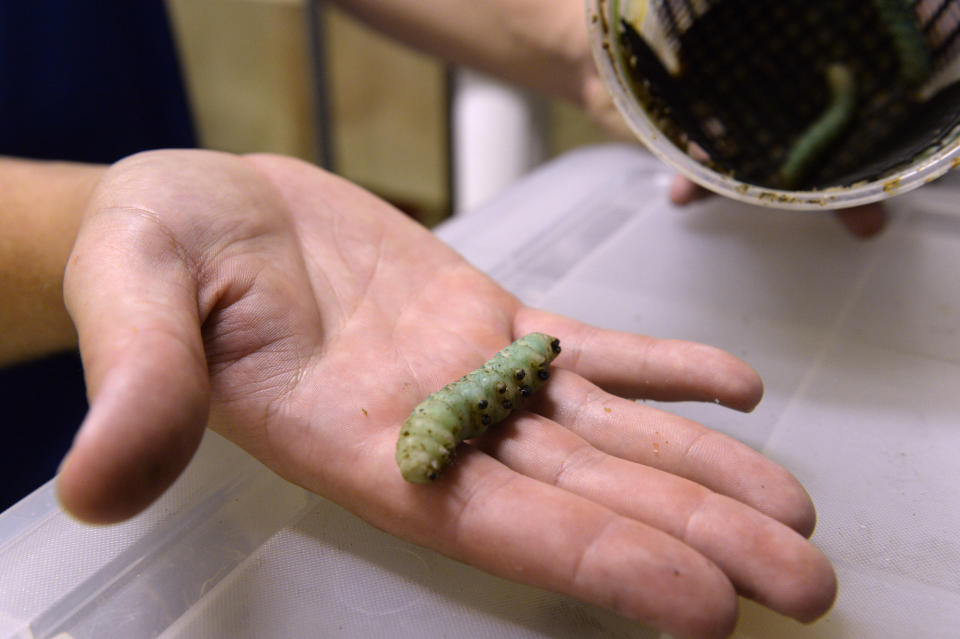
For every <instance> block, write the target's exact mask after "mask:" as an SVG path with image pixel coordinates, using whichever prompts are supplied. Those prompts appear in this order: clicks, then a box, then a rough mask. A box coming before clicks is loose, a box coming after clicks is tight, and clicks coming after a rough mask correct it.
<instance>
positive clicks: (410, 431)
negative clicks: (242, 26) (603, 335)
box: [396, 333, 560, 484]
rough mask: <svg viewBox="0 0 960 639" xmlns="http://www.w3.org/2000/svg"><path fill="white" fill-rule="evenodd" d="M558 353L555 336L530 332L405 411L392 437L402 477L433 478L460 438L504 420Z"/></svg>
mask: <svg viewBox="0 0 960 639" xmlns="http://www.w3.org/2000/svg"><path fill="white" fill-rule="evenodd" d="M559 353H560V341H559V340H558V339H557V338H555V337H551V336H550V335H546V334H544V333H530V334H529V335H526V336H524V337H522V338H520V339H518V340H517V341H515V342H514V343H513V344H511V345H510V346H508V347H506V348H504V349H503V350H502V351H500V352H499V353H497V354H496V355H495V356H494V357H493V358H491V359H490V360H489V361H487V362H486V363H485V364H484V365H483V366H481V367H480V368H478V369H476V370H474V371H472V372H470V373H468V374H467V375H464V376H463V377H461V378H460V379H458V380H457V381H455V382H452V383H450V384H447V385H446V386H444V387H443V388H441V389H440V390H438V391H437V392H435V393H432V394H431V395H429V396H428V397H427V398H426V399H425V400H423V401H422V402H421V403H420V404H418V405H417V407H416V408H414V409H413V412H412V413H410V416H409V417H408V418H407V419H406V421H405V422H404V423H403V427H402V428H401V429H400V437H399V438H398V439H397V453H396V459H397V465H398V466H399V467H400V472H401V474H402V475H403V477H404V479H406V480H407V481H410V482H413V483H415V484H425V483H428V482H430V481H433V480H434V479H436V478H437V477H438V476H439V474H440V471H442V470H443V468H444V467H445V466H446V465H447V464H448V463H450V460H451V459H452V458H453V454H454V450H455V449H456V447H457V446H458V445H459V444H460V443H461V442H463V441H464V440H466V439H470V438H472V437H476V436H477V435H480V434H481V433H483V432H484V431H486V430H487V428H488V427H489V426H491V425H493V424H496V423H497V422H500V421H503V420H504V419H506V417H507V416H509V415H510V413H512V412H513V410H514V409H515V408H517V407H518V406H519V405H520V404H522V403H523V401H524V400H525V399H526V398H527V397H529V396H530V395H531V394H532V393H534V392H536V391H537V390H539V389H540V388H541V387H542V386H543V385H544V384H545V383H546V380H547V378H548V377H549V376H550V373H549V370H548V369H549V367H550V362H552V361H553V359H554V358H555V357H556V356H557V355H558V354H559Z"/></svg>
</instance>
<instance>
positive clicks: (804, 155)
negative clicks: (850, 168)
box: [780, 64, 857, 189]
mask: <svg viewBox="0 0 960 639" xmlns="http://www.w3.org/2000/svg"><path fill="white" fill-rule="evenodd" d="M826 75H827V86H828V87H829V89H830V104H829V105H828V106H827V108H826V110H824V112H823V114H822V115H821V116H820V117H819V118H818V119H817V121H816V122H814V123H813V124H811V125H810V126H809V127H808V128H807V130H806V131H804V132H803V134H802V135H801V136H800V139H799V140H797V143H796V144H795V145H794V146H793V148H792V149H791V150H790V153H789V154H787V159H786V161H785V162H784V163H783V165H782V166H781V167H780V182H781V183H782V186H783V188H786V189H793V188H796V186H797V185H798V184H799V183H800V182H801V181H802V180H803V178H804V176H805V175H806V174H807V172H808V171H809V170H810V167H811V166H812V165H813V163H814V162H816V161H817V160H818V159H819V158H820V157H821V156H822V155H823V153H824V152H825V151H826V150H827V149H828V148H830V145H831V144H833V142H834V141H835V140H836V139H837V137H839V136H840V134H841V133H843V130H844V129H845V128H846V127H847V125H848V124H849V123H850V120H852V119H853V116H854V113H855V111H856V108H857V85H856V81H855V80H854V77H853V73H852V72H851V71H850V69H849V68H848V67H847V66H846V65H843V64H831V65H830V66H828V67H827V74H826Z"/></svg>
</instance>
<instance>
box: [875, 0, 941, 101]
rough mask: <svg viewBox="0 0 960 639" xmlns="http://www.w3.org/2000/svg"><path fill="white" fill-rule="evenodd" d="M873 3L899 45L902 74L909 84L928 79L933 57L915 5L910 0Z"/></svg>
mask: <svg viewBox="0 0 960 639" xmlns="http://www.w3.org/2000/svg"><path fill="white" fill-rule="evenodd" d="M873 4H874V6H875V7H876V9H877V13H878V14H880V19H881V20H882V21H883V23H884V24H885V25H886V27H887V30H888V31H889V32H890V37H891V38H893V45H894V46H895V47H896V48H897V57H898V58H899V59H900V77H901V78H903V80H904V82H906V83H907V84H909V85H914V84H919V83H920V82H923V81H924V80H926V79H927V76H929V75H930V71H931V69H932V68H933V60H931V58H930V50H929V49H928V47H927V41H926V39H925V38H924V36H923V32H922V31H921V30H920V29H919V27H918V26H917V16H916V13H915V12H914V9H913V6H912V4H911V3H909V2H907V1H906V0H873Z"/></svg>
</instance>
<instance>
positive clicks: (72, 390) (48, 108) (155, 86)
mask: <svg viewBox="0 0 960 639" xmlns="http://www.w3.org/2000/svg"><path fill="white" fill-rule="evenodd" d="M194 144H195V138H194V133H193V127H192V124H191V119H190V115H189V111H188V107H187V100H186V97H185V91H184V88H183V84H182V81H181V75H180V69H179V65H178V61H177V56H176V50H175V47H174V45H173V38H172V34H171V31H170V24H169V22H168V19H167V15H166V9H165V6H164V3H163V0H29V1H20V0H0V155H8V156H15V157H27V158H38V159H61V160H76V161H83V162H102V163H110V162H114V161H116V160H118V159H120V158H122V157H124V156H127V155H130V154H132V153H135V152H137V151H142V150H147V149H152V148H170V147H179V148H183V147H191V146H194ZM25 214H28V213H26V212H25ZM2 232H3V230H2V229H0V233H2ZM86 410H87V405H86V401H85V390H84V385H83V376H82V369H81V366H80V361H79V357H78V355H77V354H76V353H64V354H59V355H56V356H53V357H49V358H46V359H43V360H39V361H35V362H30V363H28V364H25V365H21V366H14V367H9V368H6V369H0V415H2V417H0V424H2V425H0V437H2V439H0V442H2V443H0V468H2V479H3V481H0V510H4V509H6V508H7V507H9V506H10V505H12V504H13V503H15V502H16V501H18V500H20V499H21V498H23V497H24V496H26V495H27V494H28V493H29V492H30V491H32V490H34V489H35V488H37V487H39V486H40V485H41V484H43V483H44V482H45V481H47V480H49V479H50V478H52V477H53V475H54V473H55V472H56V469H57V466H58V465H59V463H60V461H61V460H62V458H63V455H64V454H65V452H66V450H67V448H68V447H69V445H70V442H71V441H72V439H73V435H74V433H75V432H76V429H77V427H78V426H79V424H80V422H81V421H82V419H83V416H84V415H85V413H86Z"/></svg>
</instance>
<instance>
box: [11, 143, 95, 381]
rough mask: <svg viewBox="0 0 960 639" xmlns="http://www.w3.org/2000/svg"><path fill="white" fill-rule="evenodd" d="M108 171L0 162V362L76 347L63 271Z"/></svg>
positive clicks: (59, 164)
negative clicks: (97, 187) (88, 207)
mask: <svg viewBox="0 0 960 639" xmlns="http://www.w3.org/2000/svg"><path fill="white" fill-rule="evenodd" d="M102 172H103V168H102V167H98V166H93V165H84V164H75V163H69V162H41V161H32V160H19V159H8V158H0V224H2V226H3V229H4V232H3V234H2V236H0V274H2V277H0V331H2V333H3V334H4V339H3V340H0V364H2V363H11V362H15V361H20V360H24V359H27V358H31V357H36V356H40V355H44V354H48V353H52V352H55V351H58V350H64V349H67V348H72V347H73V346H75V344H76V335H75V333H74V330H73V324H72V322H71V321H70V317H69V315H68V314H67V312H66V308H65V307H64V304H63V272H64V269H65V268H66V264H67V259H68V258H69V256H70V251H71V249H72V247H73V241H74V239H75V237H76V234H77V229H78V227H79V225H80V221H81V218H82V215H83V212H84V208H85V207H86V204H87V201H88V200H89V198H90V194H91V193H92V191H93V188H94V186H95V185H96V184H97V182H98V181H99V179H100V176H101V175H102Z"/></svg>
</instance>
